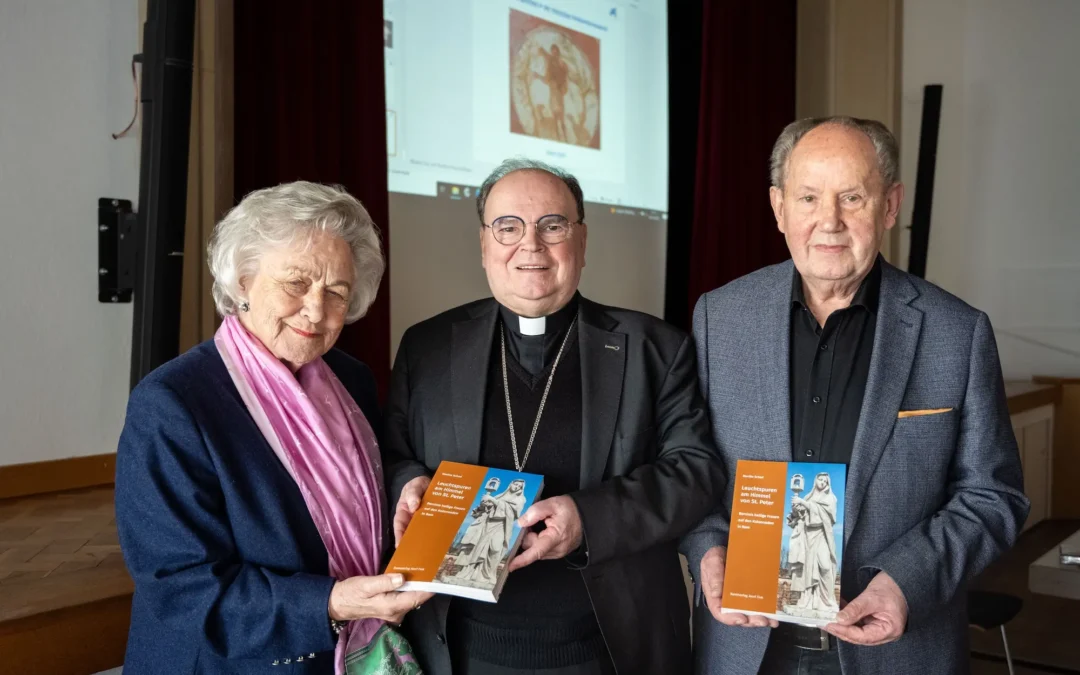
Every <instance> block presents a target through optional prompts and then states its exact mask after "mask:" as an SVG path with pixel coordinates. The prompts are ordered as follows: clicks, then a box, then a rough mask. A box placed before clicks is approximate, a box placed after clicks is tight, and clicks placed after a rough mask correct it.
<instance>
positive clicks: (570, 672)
mask: <svg viewBox="0 0 1080 675" xmlns="http://www.w3.org/2000/svg"><path fill="white" fill-rule="evenodd" d="M838 672H839V671H838ZM454 675H615V670H614V669H613V668H611V664H610V662H607V661H599V660H597V661H590V662H588V663H581V664H578V665H576V666H566V667H565V668H540V669H536V670H532V669H526V670H522V669H518V668H506V667H505V666H497V665H495V664H492V663H484V662H483V661H477V660H475V659H463V661H462V662H461V663H460V664H455V665H454Z"/></svg>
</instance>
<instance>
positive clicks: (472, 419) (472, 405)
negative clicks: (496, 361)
mask: <svg viewBox="0 0 1080 675" xmlns="http://www.w3.org/2000/svg"><path fill="white" fill-rule="evenodd" d="M497 316H498V312H497V311H496V305H495V301H494V300H492V301H490V302H489V303H484V304H482V305H480V306H479V307H478V308H477V309H475V310H473V313H472V316H471V318H469V319H467V320H465V321H458V322H455V323H454V324H453V326H452V328H451V333H450V400H451V405H452V409H453V413H454V438H455V440H456V441H457V457H455V458H454V459H455V460H456V461H459V462H462V463H465V464H477V463H478V462H479V461H480V436H481V433H482V428H483V424H484V401H485V400H486V396H487V391H486V389H487V376H488V361H489V360H490V358H491V344H492V340H494V339H495V319H496V317H497Z"/></svg>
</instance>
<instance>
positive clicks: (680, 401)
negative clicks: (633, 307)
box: [383, 298, 726, 675]
mask: <svg viewBox="0 0 1080 675" xmlns="http://www.w3.org/2000/svg"><path fill="white" fill-rule="evenodd" d="M580 311H581V315H580V320H579V322H578V324H577V328H576V330H578V331H579V334H578V340H579V348H580V354H581V387H582V411H581V415H582V417H581V420H582V434H581V435H582V438H581V448H580V452H581V483H580V490H579V491H577V492H574V493H572V494H571V495H570V496H571V497H572V498H573V499H574V500H575V502H576V503H577V506H578V509H579V511H580V512H581V517H582V521H583V524H584V530H585V541H586V545H587V548H588V564H587V565H586V566H585V567H581V568H580V569H581V574H582V576H583V577H584V580H585V584H586V586H587V587H588V590H589V597H590V598H591V600H592V604H593V608H594V610H595V612H596V617H597V620H598V621H599V623H600V628H601V630H602V632H603V635H604V639H605V641H606V642H607V646H608V650H609V651H610V653H611V657H612V660H613V661H614V663H615V666H616V668H617V669H618V672H619V675H632V674H637V673H641V674H642V675H645V674H649V675H652V674H654V673H685V672H690V638H689V618H690V616H689V603H688V601H687V591H686V586H685V584H684V582H683V575H682V569H681V567H680V563H679V558H678V554H677V552H676V543H677V542H676V540H677V539H678V538H679V537H680V536H681V535H683V534H684V533H686V532H687V531H688V530H689V529H690V528H691V527H693V526H694V525H695V524H696V522H697V521H698V520H699V519H701V518H703V517H704V516H705V515H707V514H708V513H710V512H711V511H712V510H713V507H714V505H715V503H716V501H717V500H718V499H719V497H720V496H722V495H723V494H724V487H725V484H726V481H725V478H724V468H723V466H722V464H721V462H720V461H719V455H718V453H717V451H716V449H715V446H714V444H713V441H712V434H711V432H710V428H709V419H708V416H707V414H706V412H705V407H704V402H703V400H702V397H701V394H700V391H699V389H698V379H697V370H696V361H695V359H696V357H695V352H694V346H693V343H692V342H691V340H690V338H689V336H687V335H686V334H685V333H683V332H682V331H680V330H678V329H677V328H675V327H673V326H671V325H668V324H666V323H664V322H663V321H660V320H659V319H656V318H654V317H652V316H649V315H647V314H642V313H640V312H634V311H630V310H625V309H617V308H613V307H604V306H602V305H598V304H596V303H594V302H590V301H589V300H586V299H584V298H582V299H581V301H580ZM497 317H498V305H497V304H496V302H495V300H493V299H490V298H489V299H486V300H479V301H477V302H473V303H470V304H468V305H463V306H461V307H457V308H455V309H452V310H450V311H448V312H445V313H443V314H440V315H438V316H436V317H434V318H431V319H428V320H427V321H424V322H422V323H419V324H417V325H415V326H413V327H412V328H410V329H409V330H408V331H406V333H405V335H404V337H402V340H401V346H400V347H399V349H398V354H397V358H396V360H395V362H394V370H393V376H392V378H391V386H390V401H389V404H388V406H387V410H386V428H385V439H384V444H383V449H384V452H385V453H386V455H387V457H386V475H387V480H388V482H389V484H390V486H389V495H390V504H391V505H393V504H396V503H397V499H398V496H399V495H400V494H401V490H402V488H403V487H404V486H405V484H406V483H407V482H408V481H410V480H411V479H413V478H415V477H417V476H421V475H430V474H431V473H432V471H433V470H434V469H435V468H436V467H438V465H439V462H441V461H442V460H451V461H456V462H464V463H469V464H476V463H477V462H478V460H479V456H480V440H481V433H482V428H483V416H484V401H485V400H486V392H485V387H486V385H487V375H488V367H489V360H490V356H491V349H492V340H493V339H494V337H495V324H496V319H497ZM577 450H578V449H577V448H567V449H566V451H568V452H574V451H577ZM448 607H449V601H448V599H447V598H446V597H444V596H437V597H436V598H434V599H433V600H432V601H430V602H428V603H427V604H425V605H424V606H423V607H422V608H421V609H420V610H418V611H416V612H412V613H411V614H410V615H409V617H408V618H407V620H406V624H405V628H406V631H407V633H408V636H409V638H410V640H411V642H412V645H413V647H414V648H415V649H416V651H417V653H418V656H419V659H420V662H421V665H422V666H423V668H424V672H426V673H429V674H432V675H444V674H449V673H450V672H451V666H450V657H449V652H448V650H447V648H446V638H445V635H446V615H447V609H448Z"/></svg>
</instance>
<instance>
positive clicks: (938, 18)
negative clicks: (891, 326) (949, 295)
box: [901, 0, 1080, 379]
mask: <svg viewBox="0 0 1080 675" xmlns="http://www.w3.org/2000/svg"><path fill="white" fill-rule="evenodd" d="M1078 34H1080V2H1078V1H1077V0H904V31H903V36H904V50H903V51H904V54H903V115H902V119H903V128H902V143H903V148H902V152H901V155H902V156H901V163H902V171H903V180H904V182H905V183H906V184H907V186H908V190H909V192H908V200H907V204H906V208H905V213H904V217H903V219H902V223H904V224H907V223H910V214H911V206H912V203H913V197H914V180H915V166H916V160H917V157H918V137H919V125H920V120H921V110H922V98H923V96H922V88H923V86H924V85H926V84H935V83H940V84H943V85H944V96H943V103H942V118H941V134H940V139H939V146H938V156H937V175H936V180H935V185H934V206H933V214H932V223H931V230H930V249H929V257H928V261H927V278H928V279H930V280H931V281H933V282H935V283H937V284H939V285H941V286H942V287H944V288H946V289H947V290H949V291H951V292H953V293H955V294H956V295H958V296H960V297H961V298H963V299H964V300H966V301H967V302H969V303H971V304H973V305H975V306H976V307H978V308H980V309H982V310H984V311H986V312H987V313H988V314H989V315H990V319H991V321H992V322H993V324H994V328H995V332H996V334H997V340H998V346H999V349H1000V351H1001V360H1002V366H1003V368H1004V370H1005V375H1006V377H1008V378H1018V379H1022V378H1027V377H1029V376H1031V375H1033V374H1044V375H1062V376H1078V375H1080V210H1078V209H1077V207H1076V200H1077V195H1078V194H1080V74H1078V71H1077V66H1078V65H1080V39H1078V38H1077V35H1078ZM907 252H908V236H907V233H906V231H905V232H904V233H903V236H902V247H901V260H902V261H903V262H905V263H906V261H907Z"/></svg>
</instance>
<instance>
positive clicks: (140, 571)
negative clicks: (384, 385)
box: [116, 341, 386, 675]
mask: <svg viewBox="0 0 1080 675" xmlns="http://www.w3.org/2000/svg"><path fill="white" fill-rule="evenodd" d="M324 359H325V360H326V363H327V364H328V365H329V366H330V368H331V369H332V370H333V371H334V373H335V374H336V375H337V376H338V378H339V379H340V380H341V382H342V384H344V385H345V388H346V389H348V391H349V393H350V394H352V396H353V398H354V399H355V400H356V403H357V404H358V405H359V406H360V408H361V410H362V411H363V412H364V414H365V415H366V416H367V419H368V421H369V422H370V423H371V424H372V427H373V428H374V430H375V433H376V435H378V434H379V431H380V428H379V426H380V425H379V420H380V417H379V413H378V400H377V393H376V387H375V380H374V377H373V376H372V373H371V371H370V370H369V369H368V368H367V366H365V365H364V364H362V363H360V362H359V361H356V360H355V359H353V358H352V357H350V356H348V355H346V354H344V353H343V352H340V351H338V350H330V352H328V353H327V354H326V356H325V357H324ZM116 524H117V529H118V531H119V535H120V545H121V547H122V549H123V552H124V560H125V562H126V563H127V567H128V570H129V571H130V572H131V575H132V577H133V578H134V580H135V596H134V599H133V602H132V608H131V629H130V632H129V635H128V645H127V657H126V659H125V662H124V675H141V674H143V673H177V674H181V673H208V674H209V673H264V672H266V673H270V672H273V673H278V674H280V673H282V672H285V673H333V649H334V646H335V635H334V634H333V632H332V631H331V629H330V625H329V618H328V616H327V602H328V600H329V597H330V589H331V587H332V586H333V584H334V579H333V578H332V577H330V576H329V575H328V561H327V555H326V548H325V547H324V546H323V543H322V540H321V538H320V537H319V533H318V530H317V529H316V528H315V524H314V523H313V522H312V520H311V516H310V515H309V514H308V510H307V507H306V505H305V504H304V499H303V497H302V496H301V494H300V491H299V489H298V488H297V486H296V483H295V482H294V481H293V480H292V478H291V477H290V476H289V473H288V472H287V471H286V469H285V467H284V466H283V465H282V464H281V462H280V461H279V460H278V458H277V456H276V455H275V454H274V452H273V450H272V449H271V448H270V446H269V445H268V444H267V443H266V440H265V439H264V438H263V435H262V433H261V432H260V431H259V428H258V427H257V426H256V425H255V421H254V420H253V419H252V417H251V415H250V414H249V413H248V411H247V408H246V407H245V406H244V402H243V400H242V399H241V398H240V394H239V392H238V391H237V390H236V387H235V386H233V383H232V379H231V378H230V377H229V373H228V371H227V370H226V369H225V364H224V362H223V361H222V360H221V356H220V355H219V354H218V351H217V347H215V345H214V343H213V341H207V342H204V343H203V344H201V345H199V346H197V347H195V348H194V349H192V350H191V351H189V352H187V353H186V354H184V355H182V356H180V357H178V358H176V359H174V360H172V361H170V362H169V363H167V364H165V365H163V366H162V367H160V368H158V369H157V370H155V371H154V372H152V373H151V374H150V375H148V376H147V377H146V378H145V379H143V381H142V382H140V383H139V385H138V386H137V387H136V388H135V390H134V391H133V392H132V393H131V398H130V400H129V402H128V409H127V419H126V421H125V423H124V431H123V433H122V435H121V437H120V447H119V450H118V452H117V458H116ZM385 540H386V539H385V536H384V541H385ZM301 657H302V658H301ZM286 659H287V660H288V663H289V665H288V667H287V668H286V669H285V670H284V671H283V670H282V667H281V666H283V665H285V663H286ZM275 661H277V662H278V664H280V665H278V666H277V667H275V666H274V662H275Z"/></svg>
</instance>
